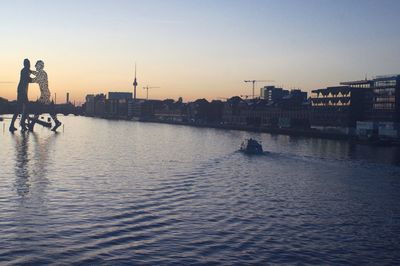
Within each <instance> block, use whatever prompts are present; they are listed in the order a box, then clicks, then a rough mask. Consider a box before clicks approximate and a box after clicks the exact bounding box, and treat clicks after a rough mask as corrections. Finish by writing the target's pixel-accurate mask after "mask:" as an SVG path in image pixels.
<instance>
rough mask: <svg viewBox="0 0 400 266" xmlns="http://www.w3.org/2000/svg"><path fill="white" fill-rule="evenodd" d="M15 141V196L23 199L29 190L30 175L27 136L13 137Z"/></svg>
mask: <svg viewBox="0 0 400 266" xmlns="http://www.w3.org/2000/svg"><path fill="white" fill-rule="evenodd" d="M13 137H14V141H15V155H16V158H15V167H14V170H15V177H16V180H15V184H14V185H15V189H16V191H17V195H18V196H19V197H20V198H21V199H24V198H25V197H26V196H28V194H29V189H30V182H29V179H30V173H29V167H28V163H29V154H28V146H29V134H22V135H21V136H17V135H13Z"/></svg>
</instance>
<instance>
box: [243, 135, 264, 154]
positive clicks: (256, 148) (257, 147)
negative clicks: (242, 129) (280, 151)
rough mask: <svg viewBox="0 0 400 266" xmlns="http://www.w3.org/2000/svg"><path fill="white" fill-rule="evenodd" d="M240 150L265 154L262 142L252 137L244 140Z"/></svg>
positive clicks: (247, 152)
mask: <svg viewBox="0 0 400 266" xmlns="http://www.w3.org/2000/svg"><path fill="white" fill-rule="evenodd" d="M240 151H241V152H244V153H246V154H264V151H263V148H262V146H261V144H260V143H259V142H258V141H257V140H255V139H252V138H250V139H247V140H245V141H243V143H242V145H241V146H240Z"/></svg>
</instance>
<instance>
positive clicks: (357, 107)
mask: <svg viewBox="0 0 400 266" xmlns="http://www.w3.org/2000/svg"><path fill="white" fill-rule="evenodd" d="M312 93H313V95H312V97H311V110H310V111H311V113H310V122H311V125H312V126H313V127H316V128H320V129H324V130H326V129H330V130H335V131H340V132H342V133H345V134H352V133H353V132H354V129H355V128H356V122H357V121H364V120H365V117H366V111H367V110H368V109H369V108H370V103H371V89H370V88H369V87H367V85H366V84H364V83H363V84H359V85H357V86H336V87H328V88H325V89H317V90H313V91H312Z"/></svg>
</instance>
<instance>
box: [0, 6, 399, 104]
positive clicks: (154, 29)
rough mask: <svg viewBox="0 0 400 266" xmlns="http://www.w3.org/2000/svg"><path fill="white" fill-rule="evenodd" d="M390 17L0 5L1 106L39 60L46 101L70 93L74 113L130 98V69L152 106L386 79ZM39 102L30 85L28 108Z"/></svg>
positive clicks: (393, 55) (319, 11) (378, 11)
mask: <svg viewBox="0 0 400 266" xmlns="http://www.w3.org/2000/svg"><path fill="white" fill-rule="evenodd" d="M399 7H400V3H399V2H398V1H363V2H360V1H328V0H327V1H302V4H301V5H295V1H168V2H164V1H147V2H146V3H143V2H139V1H117V3H115V2H111V1H96V2H95V1H86V2H84V3H82V2H78V1H69V2H68V3H66V2H64V3H53V2H51V1H39V2H37V1H36V2H28V1H15V2H10V3H3V4H2V10H3V14H2V16H1V18H0V22H1V23H0V25H2V26H1V27H0V34H1V35H2V37H3V40H2V42H1V44H0V47H1V48H2V49H1V50H0V51H1V52H0V55H1V58H2V60H1V62H0V68H1V70H2V71H1V72H0V90H1V94H0V97H4V98H7V99H10V100H13V99H15V98H16V87H17V83H18V78H19V71H20V69H21V68H22V61H23V59H24V58H29V59H30V60H31V64H32V66H33V65H34V63H35V62H36V60H43V61H44V62H45V70H46V71H47V73H48V75H49V83H50V89H51V91H52V93H57V98H58V99H61V100H62V99H63V98H64V97H65V94H66V92H70V93H71V100H72V101H77V102H83V100H84V97H85V95H86V94H90V93H98V92H108V91H126V92H132V91H133V85H132V83H133V78H134V64H135V62H136V63H137V66H138V82H139V86H138V97H139V98H145V97H146V91H145V90H143V87H145V86H158V87H160V88H158V89H154V90H152V91H151V92H150V93H149V94H150V98H156V99H162V98H174V99H177V98H178V97H183V98H184V100H185V101H187V100H194V99H197V98H207V99H215V98H218V97H230V96H233V95H245V94H251V85H250V84H246V83H244V82H243V80H245V79H268V80H269V79H272V80H275V82H274V83H272V85H277V86H284V87H286V88H300V89H302V90H305V91H308V92H310V91H311V90H313V89H316V88H322V87H326V86H330V85H334V84H338V83H339V82H341V81H346V80H356V79H363V78H364V77H365V75H368V77H371V76H375V75H380V74H392V73H393V74H396V73H398V72H399V71H398V70H399V69H400V62H399V61H398V60H397V58H398V55H399V54H400V38H399V37H398V36H399V33H400V30H399V29H398V28H397V27H396V25H398V24H399V22H400V18H398V16H397V11H398V10H399ZM27 22H28V24H27ZM27 25H28V26H27ZM32 68H33V67H32ZM262 85H264V84H260V85H259V87H261V86H262ZM265 85H268V83H266V84H265ZM258 92H259V90H258V89H256V93H258ZM38 95H39V89H38V88H37V85H34V84H33V85H31V86H30V91H29V97H30V99H35V98H36V97H37V96H38Z"/></svg>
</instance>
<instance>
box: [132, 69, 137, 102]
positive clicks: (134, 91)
mask: <svg viewBox="0 0 400 266" xmlns="http://www.w3.org/2000/svg"><path fill="white" fill-rule="evenodd" d="M137 85H138V83H137V80H136V63H135V79H134V81H133V88H134V89H133V99H134V100H136V87H137Z"/></svg>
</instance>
